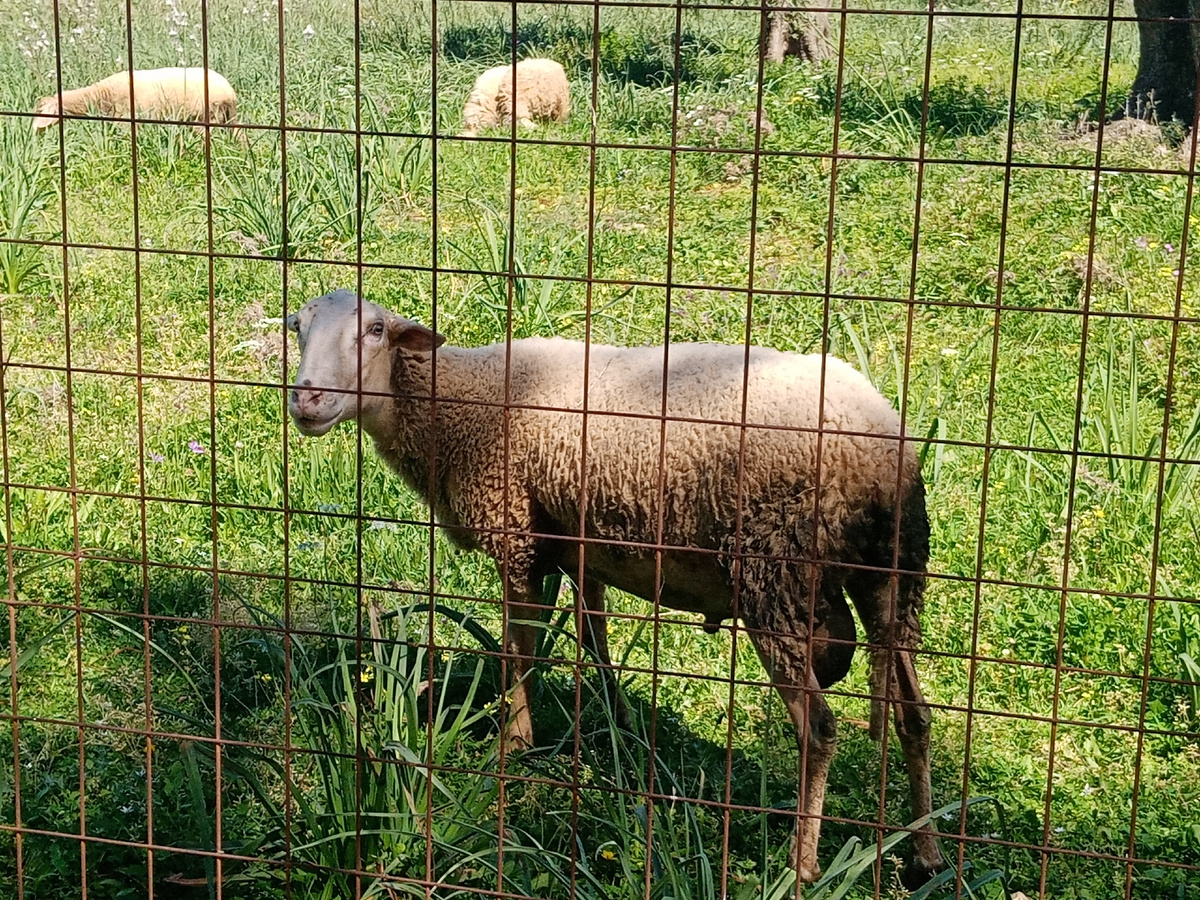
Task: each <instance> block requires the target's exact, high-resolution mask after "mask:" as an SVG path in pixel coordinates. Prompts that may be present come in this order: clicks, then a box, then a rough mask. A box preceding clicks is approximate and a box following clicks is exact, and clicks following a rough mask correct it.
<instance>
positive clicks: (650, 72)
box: [441, 20, 723, 87]
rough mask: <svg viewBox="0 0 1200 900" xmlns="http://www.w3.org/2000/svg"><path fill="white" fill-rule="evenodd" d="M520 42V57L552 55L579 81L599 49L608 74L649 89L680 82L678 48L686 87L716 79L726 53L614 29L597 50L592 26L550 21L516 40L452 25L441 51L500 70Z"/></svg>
mask: <svg viewBox="0 0 1200 900" xmlns="http://www.w3.org/2000/svg"><path fill="white" fill-rule="evenodd" d="M514 42H515V45H516V48H517V56H518V57H519V58H525V57H530V56H548V57H550V58H552V59H557V60H559V61H560V62H562V63H563V64H564V65H565V66H566V67H567V69H568V71H569V72H570V73H571V74H573V75H575V76H586V75H588V74H589V73H590V71H591V61H592V57H593V50H595V51H596V55H597V57H598V59H599V64H600V71H601V73H602V74H604V75H606V76H608V77H609V78H612V79H614V80H615V81H617V82H619V83H622V84H637V85H641V86H643V87H661V86H664V85H668V84H672V83H674V82H675V80H676V76H675V73H676V55H677V53H676V48H677V47H678V58H679V60H678V67H679V77H678V80H679V81H680V82H690V81H695V80H696V79H698V78H701V77H708V76H710V75H712V74H713V73H712V71H711V70H712V68H713V59H714V58H715V57H717V56H718V55H719V54H721V52H722V50H723V48H722V47H721V46H720V44H718V43H717V42H716V41H714V40H712V39H709V38H706V37H703V36H701V35H699V34H696V33H693V32H691V31H688V30H684V31H683V32H682V33H681V34H680V35H679V38H678V40H677V39H676V37H675V35H674V34H673V33H672V34H659V33H657V32H647V33H630V32H628V31H624V30H622V31H618V30H617V29H615V28H611V27H609V28H604V29H602V30H601V32H600V38H599V46H598V48H594V47H593V32H592V29H591V27H590V26H585V25H583V24H581V23H578V22H571V21H562V22H551V21H548V20H530V21H525V22H519V23H518V24H517V29H516V32H515V35H514V32H513V29H512V27H511V24H501V23H498V22H496V23H471V24H455V25H451V26H449V27H448V28H447V29H446V30H445V32H444V33H443V35H442V44H441V49H442V51H443V52H444V53H445V54H446V56H447V57H449V58H450V59H455V60H472V61H478V62H480V63H484V64H492V65H498V64H503V62H504V61H505V60H507V59H511V58H512V52H513V46H514Z"/></svg>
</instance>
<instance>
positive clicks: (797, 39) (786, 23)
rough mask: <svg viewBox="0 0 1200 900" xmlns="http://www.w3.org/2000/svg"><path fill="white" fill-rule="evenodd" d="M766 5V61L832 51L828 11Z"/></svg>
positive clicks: (784, 3)
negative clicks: (803, 10) (807, 10)
mask: <svg viewBox="0 0 1200 900" xmlns="http://www.w3.org/2000/svg"><path fill="white" fill-rule="evenodd" d="M1197 2H1200V0H1197ZM769 5H770V6H771V7H773V8H772V9H771V11H770V12H769V13H767V14H766V15H765V16H764V17H763V27H762V35H761V39H760V43H761V49H762V53H763V54H764V55H765V56H766V59H767V62H775V63H781V62H783V60H784V57H787V56H795V57H797V58H799V59H801V60H803V61H805V62H816V61H817V60H819V59H824V58H825V57H827V56H829V55H830V54H831V53H832V52H833V40H832V38H831V36H830V30H829V13H814V12H801V11H800V10H797V9H792V8H791V6H792V3H791V0H771V2H770V3H769Z"/></svg>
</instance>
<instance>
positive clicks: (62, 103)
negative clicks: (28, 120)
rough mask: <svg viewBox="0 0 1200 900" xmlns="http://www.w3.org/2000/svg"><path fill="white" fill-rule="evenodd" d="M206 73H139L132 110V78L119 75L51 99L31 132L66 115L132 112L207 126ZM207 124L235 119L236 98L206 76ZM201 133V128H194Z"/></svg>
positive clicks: (41, 104)
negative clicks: (206, 87) (130, 87)
mask: <svg viewBox="0 0 1200 900" xmlns="http://www.w3.org/2000/svg"><path fill="white" fill-rule="evenodd" d="M205 72H206V70H205V69H203V68H197V67H193V68H187V69H185V68H169V69H139V70H137V71H135V72H134V73H133V99H134V102H133V104H130V94H129V73H128V72H118V73H117V74H115V75H109V76H108V77H107V78H102V79H100V80H99V81H97V82H96V83H95V84H89V85H88V86H87V87H82V88H76V89H75V90H73V91H63V92H62V93H61V94H51V95H50V96H49V97H43V98H42V99H41V100H39V101H38V103H37V108H36V109H34V112H35V113H37V115H36V117H35V118H34V120H33V130H34V131H41V130H42V129H43V128H46V127H48V126H50V125H53V124H54V123H55V122H57V121H58V119H59V116H61V115H62V114H63V113H67V114H69V115H85V114H86V113H87V111H88V110H89V109H95V110H96V111H97V112H98V113H99V114H100V115H102V116H114V117H117V118H123V117H128V115H129V110H130V106H131V105H132V107H133V108H134V109H135V110H136V111H137V114H138V116H139V117H145V118H153V119H173V120H177V121H189V122H190V121H200V122H203V121H204V120H205V118H206V117H205V109H204V100H205V94H204V76H205ZM207 74H208V112H209V115H208V117H207V118H208V120H209V121H211V122H212V123H213V124H214V125H223V124H227V123H231V122H233V121H235V120H236V118H237V94H235V93H234V90H233V87H232V86H230V84H229V82H228V81H226V80H225V77H224V76H223V75H220V74H218V73H217V72H214V71H213V70H212V69H208V70H207ZM196 129H197V130H198V131H200V132H203V130H204V128H203V126H200V125H198V126H196Z"/></svg>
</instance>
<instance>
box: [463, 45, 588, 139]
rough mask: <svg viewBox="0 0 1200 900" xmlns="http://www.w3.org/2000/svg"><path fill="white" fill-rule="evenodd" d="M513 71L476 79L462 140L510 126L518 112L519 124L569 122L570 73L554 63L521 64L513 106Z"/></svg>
mask: <svg viewBox="0 0 1200 900" xmlns="http://www.w3.org/2000/svg"><path fill="white" fill-rule="evenodd" d="M512 98H513V67H512V65H511V64H508V65H503V66H496V67H495V68H491V69H488V70H487V71H486V72H483V73H482V74H481V75H480V76H479V77H478V78H476V79H475V85H474V87H472V88H471V93H470V94H469V95H468V97H467V102H466V104H465V105H464V106H463V128H462V131H461V132H460V135H461V136H462V137H473V136H474V135H476V134H478V133H479V130H480V129H481V128H491V127H495V126H497V125H505V124H509V123H510V122H511V121H512V117H513V114H514V111H515V114H516V120H517V124H519V125H522V126H526V127H528V126H531V125H533V123H534V120H539V119H540V120H553V121H556V122H565V121H566V120H567V115H568V113H570V111H571V93H570V89H569V88H568V86H567V73H566V72H565V71H564V70H563V67H562V66H561V65H559V64H558V63H556V62H555V61H554V60H552V59H523V60H521V61H520V62H518V63H517V90H516V104H515V109H514V105H513V100H512Z"/></svg>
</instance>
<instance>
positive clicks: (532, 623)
mask: <svg viewBox="0 0 1200 900" xmlns="http://www.w3.org/2000/svg"><path fill="white" fill-rule="evenodd" d="M515 593H516V592H514V591H510V593H509V601H508V604H507V606H508V622H507V625H506V627H505V630H504V652H505V661H506V662H507V664H508V684H509V685H510V686H511V688H512V691H511V693H510V694H509V699H508V716H507V719H506V721H505V735H506V740H507V743H508V747H509V749H512V750H528V749H529V748H530V747H532V746H533V714H532V712H531V711H530V705H529V682H530V678H531V674H532V670H533V651H534V647H535V646H536V644H537V623H538V622H539V621H540V619H541V611H542V606H541V604H540V603H537V602H535V600H534V596H533V594H532V592H529V593H524V592H522V596H521V597H520V598H519V599H518V598H516V597H515V596H514V594H515Z"/></svg>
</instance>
